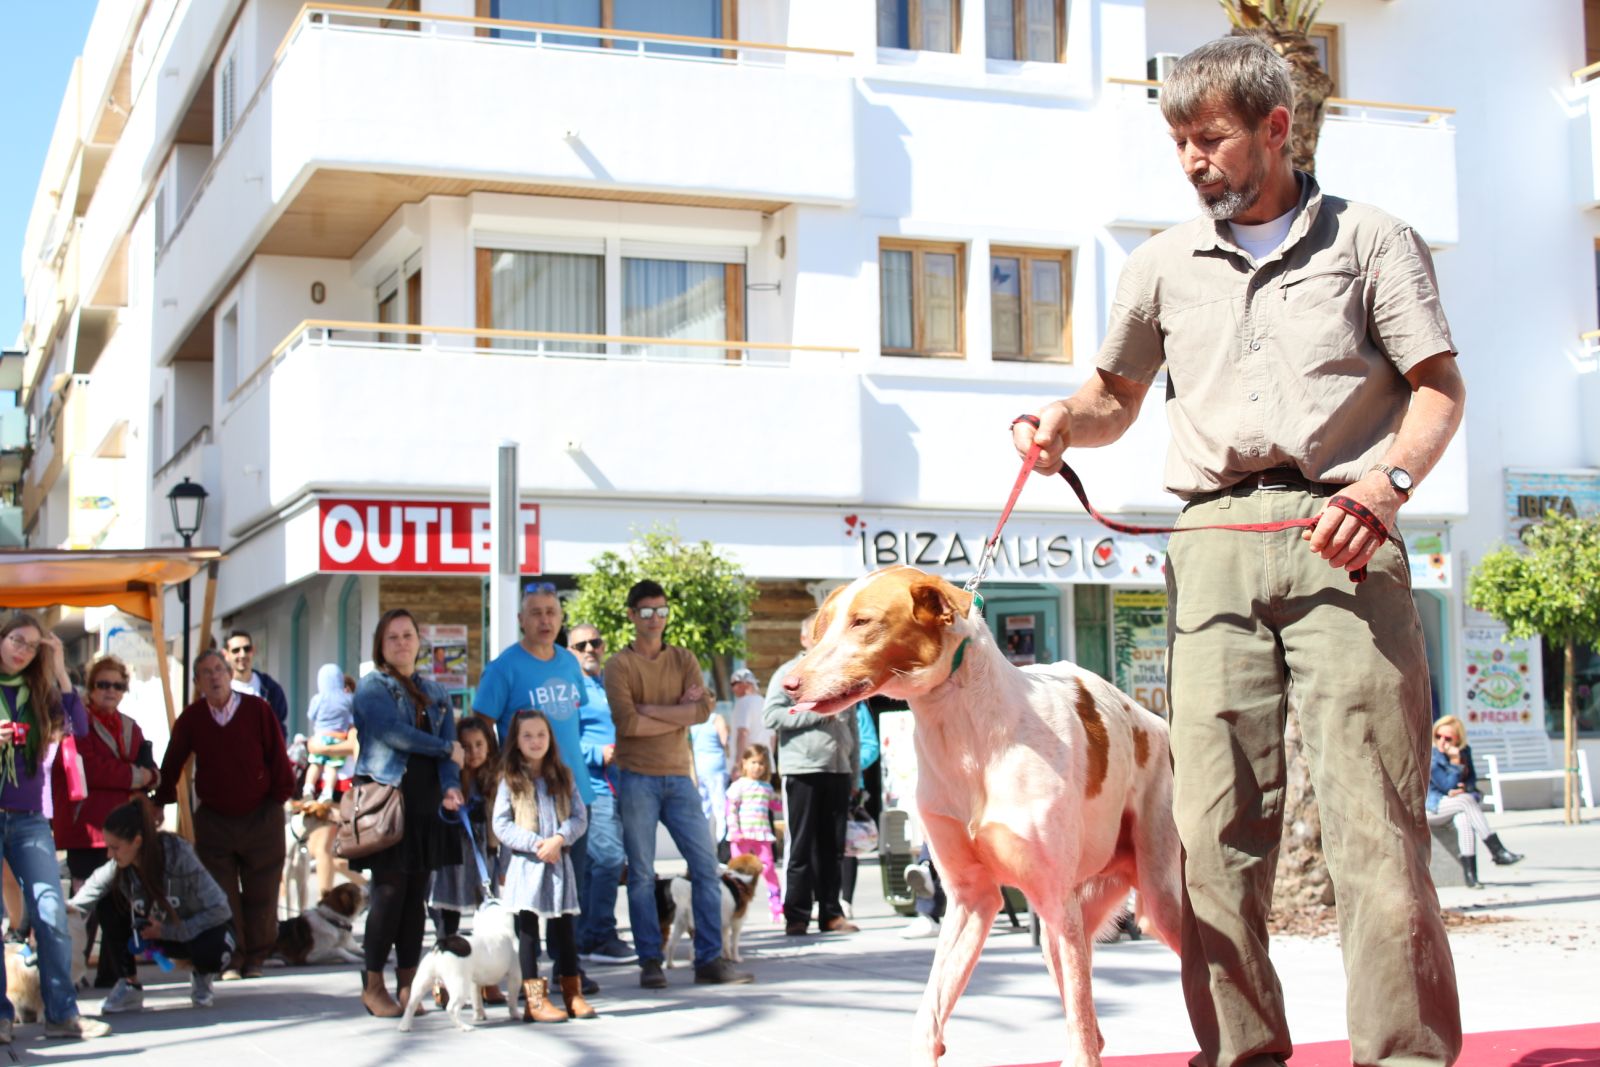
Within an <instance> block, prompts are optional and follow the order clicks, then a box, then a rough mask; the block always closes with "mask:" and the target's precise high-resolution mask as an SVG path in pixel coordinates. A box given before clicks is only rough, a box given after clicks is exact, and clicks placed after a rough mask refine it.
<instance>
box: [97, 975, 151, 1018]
mask: <svg viewBox="0 0 1600 1067" xmlns="http://www.w3.org/2000/svg"><path fill="white" fill-rule="evenodd" d="M143 1007H144V990H143V989H140V988H139V987H138V986H136V985H134V984H133V983H131V982H129V981H128V980H127V979H126V978H118V979H117V984H116V985H114V986H112V987H111V992H109V993H107V994H106V999H105V1000H104V1001H102V1002H101V1004H100V1014H101V1015H121V1014H122V1013H123V1012H125V1011H139V1010H140V1009H142V1008H143Z"/></svg>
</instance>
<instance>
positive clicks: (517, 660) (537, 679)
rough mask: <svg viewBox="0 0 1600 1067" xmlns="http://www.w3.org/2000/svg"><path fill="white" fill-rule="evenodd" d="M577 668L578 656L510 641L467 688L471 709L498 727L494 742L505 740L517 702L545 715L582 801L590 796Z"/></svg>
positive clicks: (582, 697) (581, 689) (580, 674)
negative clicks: (544, 655) (537, 651)
mask: <svg viewBox="0 0 1600 1067" xmlns="http://www.w3.org/2000/svg"><path fill="white" fill-rule="evenodd" d="M585 699H586V698H585V687H584V682H583V668H582V667H581V666H579V664H578V657H576V656H574V655H573V654H572V653H571V652H568V651H567V650H566V649H564V648H560V647H557V648H556V649H555V655H553V656H551V657H550V659H548V660H542V659H540V658H539V657H537V656H535V655H534V654H533V653H531V652H529V651H528V650H527V649H525V648H523V647H522V645H521V644H520V643H519V644H515V645H512V646H511V647H510V648H508V649H506V650H505V651H504V652H502V653H500V655H498V656H496V657H495V658H494V660H493V661H492V662H490V664H489V665H488V666H487V667H485V668H484V669H483V675H482V677H480V678H479V679H478V688H477V691H476V692H475V693H474V694H473V698H472V710H473V711H476V712H477V713H478V714H479V715H483V716H486V717H488V718H490V719H493V720H494V721H495V723H496V724H497V726H498V728H499V731H500V744H501V746H502V747H504V745H505V744H506V733H507V731H508V730H510V728H511V719H512V717H513V716H515V715H516V713H517V712H518V711H521V710H522V709H523V708H538V709H539V710H540V711H542V712H544V714H545V718H547V719H549V720H550V733H551V734H552V735H553V736H554V737H555V739H556V748H557V749H558V750H559V751H560V753H561V762H562V763H565V764H566V765H567V768H568V769H569V770H570V771H572V776H573V778H574V779H575V780H576V781H577V783H578V793H579V794H580V795H581V796H582V797H583V802H584V803H585V804H587V803H589V802H590V801H592V800H593V799H594V788H593V786H592V785H591V784H590V781H589V768H588V767H587V766H586V765H585V764H584V759H583V746H582V739H583V730H582V721H581V718H580V713H579V711H578V709H579V708H581V707H582V706H583V703H584V700H585Z"/></svg>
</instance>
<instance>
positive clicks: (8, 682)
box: [0, 613, 111, 1045]
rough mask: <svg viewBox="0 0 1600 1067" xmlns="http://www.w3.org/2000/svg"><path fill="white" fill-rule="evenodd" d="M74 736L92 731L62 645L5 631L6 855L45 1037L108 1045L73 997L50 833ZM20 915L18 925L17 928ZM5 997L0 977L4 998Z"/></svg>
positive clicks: (0, 1005) (28, 620)
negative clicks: (57, 784)
mask: <svg viewBox="0 0 1600 1067" xmlns="http://www.w3.org/2000/svg"><path fill="white" fill-rule="evenodd" d="M68 730H70V731H71V732H72V734H73V735H74V736H76V737H82V736H84V735H85V734H86V733H88V731H89V716H88V712H86V711H85V710H84V707H83V701H81V700H79V699H78V694H77V693H76V692H75V691H74V690H73V688H72V680H71V679H70V678H68V677H67V664H66V656H65V655H64V654H63V653H62V649H61V639H60V638H59V637H57V636H56V635H55V634H52V633H50V632H48V631H47V630H45V628H44V627H42V626H40V625H39V623H38V621H37V620H36V619H34V618H33V616H31V615H24V614H21V613H18V614H16V615H13V616H11V618H10V619H9V620H7V621H6V623H5V624H4V625H3V626H0V853H3V854H4V856H5V861H6V865H7V866H9V867H10V868H11V870H12V872H13V873H15V874H16V876H17V881H18V882H19V883H21V885H22V895H23V899H24V900H25V901H26V902H27V903H26V907H27V910H28V915H27V920H28V925H29V927H31V928H32V930H33V936H34V940H35V942H36V947H37V948H38V953H39V985H40V990H41V992H42V993H43V999H44V1017H45V1027H44V1035H45V1036H46V1037H65V1038H89V1037H101V1036H103V1035H105V1034H108V1033H110V1032H111V1028H110V1027H109V1026H107V1025H106V1024H105V1023H103V1022H101V1021H100V1020H98V1019H85V1018H83V1017H82V1016H81V1015H79V1014H78V998H77V994H76V993H74V992H73V989H72V939H71V937H70V936H69V934H68V932H67V908H66V901H65V900H64V899H63V898H62V896H61V867H60V865H59V863H58V862H57V861H56V842H55V838H54V836H52V835H51V833H50V816H51V813H52V810H53V808H54V803H53V802H54V797H53V796H52V795H51V792H50V788H49V786H50V765H51V762H52V761H53V760H54V758H55V751H56V743H57V742H58V741H60V740H61V738H62V737H63V736H65V734H66V733H67V731H68ZM16 918H20V916H13V919H16ZM4 992H5V978H4V971H3V970H0V994H3V993H4ZM15 1017H16V1009H15V1008H14V1007H13V1006H12V1004H11V1001H10V1000H9V999H5V998H3V997H0V1044H5V1045H9V1044H10V1043H11V1027H12V1022H13V1020H14V1019H15Z"/></svg>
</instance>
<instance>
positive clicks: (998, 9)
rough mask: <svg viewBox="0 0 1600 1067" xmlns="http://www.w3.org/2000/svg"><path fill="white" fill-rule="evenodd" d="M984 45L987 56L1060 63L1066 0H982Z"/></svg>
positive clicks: (1063, 38)
mask: <svg viewBox="0 0 1600 1067" xmlns="http://www.w3.org/2000/svg"><path fill="white" fill-rule="evenodd" d="M986 2H987V4H988V6H987V8H986V9H985V12H984V38H985V42H986V43H985V49H986V51H987V54H988V56H989V58H990V59H1025V60H1028V61H1029V62H1031V63H1060V62H1061V61H1062V57H1063V55H1064V54H1065V51H1066V49H1065V44H1066V37H1067V32H1066V29H1067V0H986Z"/></svg>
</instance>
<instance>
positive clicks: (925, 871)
mask: <svg viewBox="0 0 1600 1067" xmlns="http://www.w3.org/2000/svg"><path fill="white" fill-rule="evenodd" d="M905 879H906V888H907V889H909V890H911V895H912V896H913V897H921V898H922V899H923V900H932V899H933V870H932V868H930V867H929V866H928V865H927V864H926V863H908V864H906V870H905Z"/></svg>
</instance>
